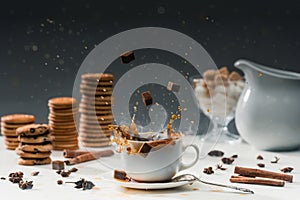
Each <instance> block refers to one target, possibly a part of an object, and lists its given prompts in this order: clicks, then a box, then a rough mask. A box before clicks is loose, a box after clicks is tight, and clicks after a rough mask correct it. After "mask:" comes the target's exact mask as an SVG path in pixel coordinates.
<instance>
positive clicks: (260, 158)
mask: <svg viewBox="0 0 300 200" xmlns="http://www.w3.org/2000/svg"><path fill="white" fill-rule="evenodd" d="M256 159H257V160H263V159H264V158H263V157H262V155H258V156H257V157H256Z"/></svg>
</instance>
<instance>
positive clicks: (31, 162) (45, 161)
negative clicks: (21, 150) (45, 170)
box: [17, 158, 51, 165]
mask: <svg viewBox="0 0 300 200" xmlns="http://www.w3.org/2000/svg"><path fill="white" fill-rule="evenodd" d="M17 163H18V164H19V165H47V164H50V163H51V158H44V159H26V158H19V159H18V162H17Z"/></svg>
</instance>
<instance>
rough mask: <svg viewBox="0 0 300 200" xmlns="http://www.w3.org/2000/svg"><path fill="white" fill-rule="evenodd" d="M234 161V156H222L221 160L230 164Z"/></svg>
mask: <svg viewBox="0 0 300 200" xmlns="http://www.w3.org/2000/svg"><path fill="white" fill-rule="evenodd" d="M233 161H234V158H222V162H223V163H224V164H226V165H230V164H232V163H233Z"/></svg>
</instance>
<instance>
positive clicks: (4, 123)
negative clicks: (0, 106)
mask: <svg viewBox="0 0 300 200" xmlns="http://www.w3.org/2000/svg"><path fill="white" fill-rule="evenodd" d="M34 121H35V117H34V116H33V115H25V114H12V115H6V116H3V117H1V134H2V135H3V136H4V141H5V147H6V149H9V150H15V149H16V148H17V147H18V145H19V141H18V136H17V135H16V129H17V128H19V127H20V126H24V125H27V124H32V123H34Z"/></svg>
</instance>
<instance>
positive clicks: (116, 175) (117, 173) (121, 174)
mask: <svg viewBox="0 0 300 200" xmlns="http://www.w3.org/2000/svg"><path fill="white" fill-rule="evenodd" d="M114 178H115V179H118V180H122V181H129V178H128V176H127V174H126V172H125V171H122V170H116V169H115V170H114Z"/></svg>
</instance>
